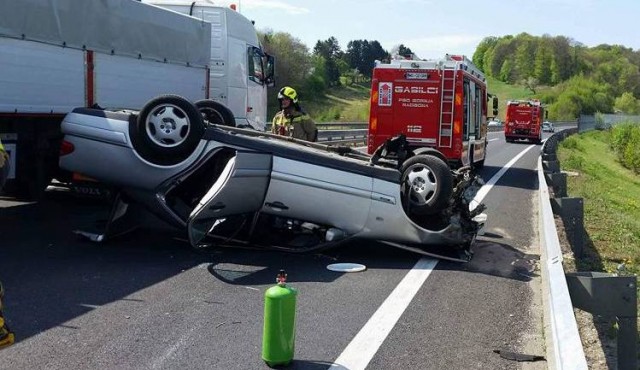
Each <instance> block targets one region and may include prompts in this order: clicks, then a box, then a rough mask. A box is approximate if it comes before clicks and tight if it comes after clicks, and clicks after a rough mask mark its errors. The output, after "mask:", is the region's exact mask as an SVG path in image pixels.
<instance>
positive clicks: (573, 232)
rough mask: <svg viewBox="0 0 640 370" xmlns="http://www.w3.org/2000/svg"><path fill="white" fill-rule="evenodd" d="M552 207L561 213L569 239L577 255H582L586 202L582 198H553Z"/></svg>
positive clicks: (556, 212)
mask: <svg viewBox="0 0 640 370" xmlns="http://www.w3.org/2000/svg"><path fill="white" fill-rule="evenodd" d="M551 208H552V209H553V212H554V213H555V214H557V215H560V217H561V218H562V222H563V223H564V228H565V231H566V233H567V239H568V240H569V243H570V244H571V246H572V247H573V253H574V254H575V256H576V257H582V253H583V249H584V203H583V199H582V198H569V197H561V198H552V199H551Z"/></svg>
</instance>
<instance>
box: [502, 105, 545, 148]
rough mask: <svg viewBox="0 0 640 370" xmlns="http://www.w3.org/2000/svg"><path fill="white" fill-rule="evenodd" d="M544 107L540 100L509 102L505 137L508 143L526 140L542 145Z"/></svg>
mask: <svg viewBox="0 0 640 370" xmlns="http://www.w3.org/2000/svg"><path fill="white" fill-rule="evenodd" d="M545 117H546V116H545V109H544V106H542V104H541V103H540V101H539V100H537V99H534V100H511V101H508V102H507V114H506V117H505V120H504V122H505V125H504V136H505V140H506V141H507V142H508V143H511V142H514V141H515V140H521V139H525V140H528V141H532V142H534V143H536V144H541V143H542V120H543V119H544V118H545Z"/></svg>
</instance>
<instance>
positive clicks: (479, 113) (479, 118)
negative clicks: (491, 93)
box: [474, 85, 485, 132]
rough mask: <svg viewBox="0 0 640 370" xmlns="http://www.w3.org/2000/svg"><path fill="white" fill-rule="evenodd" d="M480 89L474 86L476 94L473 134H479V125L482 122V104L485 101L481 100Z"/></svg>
mask: <svg viewBox="0 0 640 370" xmlns="http://www.w3.org/2000/svg"><path fill="white" fill-rule="evenodd" d="M483 96H484V95H483V94H482V89H481V88H480V86H478V85H476V93H475V104H474V106H475V132H480V123H481V122H482V110H483V109H482V104H483V101H484V100H485V99H484V98H483Z"/></svg>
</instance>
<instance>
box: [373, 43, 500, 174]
mask: <svg viewBox="0 0 640 370" xmlns="http://www.w3.org/2000/svg"><path fill="white" fill-rule="evenodd" d="M488 97H489V95H488V94H487V83H486V79H485V77H484V74H483V73H482V72H481V71H480V70H479V69H478V68H477V67H476V66H475V65H474V64H473V63H472V62H471V61H470V60H469V59H467V58H466V57H464V56H461V55H449V54H447V55H446V56H445V58H443V59H441V60H392V61H391V62H390V63H389V64H382V63H376V66H375V67H374V70H373V80H372V83H371V111H370V116H369V136H368V152H369V154H373V153H374V152H375V150H376V148H378V147H379V146H380V145H381V144H384V143H385V141H386V140H387V139H389V138H391V137H394V136H397V135H400V134H403V135H405V136H406V140H407V142H408V144H409V147H410V149H411V152H412V154H416V155H417V154H427V153H428V154H433V155H434V156H436V157H439V158H441V159H442V160H444V161H445V162H446V163H448V164H449V165H450V166H451V167H453V168H457V167H460V166H473V167H475V168H481V167H482V166H483V165H484V161H485V157H486V150H487V101H488ZM497 113H498V99H497V97H493V116H496V115H497Z"/></svg>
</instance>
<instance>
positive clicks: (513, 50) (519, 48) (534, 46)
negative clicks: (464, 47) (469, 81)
mask: <svg viewBox="0 0 640 370" xmlns="http://www.w3.org/2000/svg"><path fill="white" fill-rule="evenodd" d="M473 62H474V63H475V64H476V65H477V66H478V67H479V68H480V69H481V70H483V71H484V72H485V73H486V74H487V75H489V76H492V77H494V78H496V79H498V80H500V81H503V82H507V83H510V84H520V85H523V86H525V87H527V88H529V89H530V90H531V91H532V92H533V93H534V94H535V95H536V97H538V98H540V100H541V101H542V102H543V103H545V104H547V105H548V108H549V109H548V110H549V114H550V118H552V119H559V120H565V119H575V118H576V117H578V116H579V115H580V114H594V113H596V112H601V113H615V112H620V113H626V114H639V113H640V102H639V101H638V98H640V50H639V51H634V50H633V49H630V48H627V47H624V46H621V45H606V44H602V45H598V46H595V47H591V48H589V47H586V46H585V45H583V44H582V43H580V42H577V41H575V40H573V39H571V38H568V37H565V36H555V37H552V36H549V35H543V36H541V37H537V36H532V35H529V34H527V33H521V34H519V35H517V36H511V35H508V36H503V37H486V38H484V39H483V40H482V41H481V42H480V44H479V45H478V47H477V48H476V51H475V52H474V54H473Z"/></svg>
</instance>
